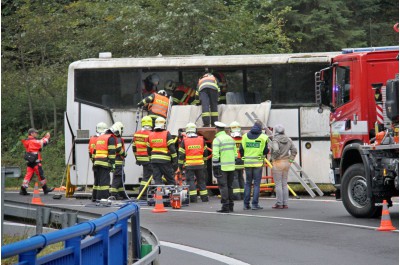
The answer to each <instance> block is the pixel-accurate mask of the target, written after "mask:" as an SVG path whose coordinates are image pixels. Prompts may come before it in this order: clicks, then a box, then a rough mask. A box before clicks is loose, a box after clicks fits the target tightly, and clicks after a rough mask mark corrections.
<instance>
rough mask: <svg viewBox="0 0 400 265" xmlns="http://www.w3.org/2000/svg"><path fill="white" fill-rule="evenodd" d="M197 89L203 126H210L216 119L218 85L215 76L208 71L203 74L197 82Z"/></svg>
mask: <svg viewBox="0 0 400 265" xmlns="http://www.w3.org/2000/svg"><path fill="white" fill-rule="evenodd" d="M197 91H198V93H199V98H200V103H201V111H202V114H201V117H202V119H203V126H204V127H210V126H211V124H214V122H216V121H218V94H219V87H218V83H217V80H216V78H215V77H214V76H213V75H212V74H210V73H206V74H205V75H203V77H202V78H200V79H199V82H198V84H197Z"/></svg>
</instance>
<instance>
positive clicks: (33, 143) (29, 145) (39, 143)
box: [21, 135, 49, 162]
mask: <svg viewBox="0 0 400 265" xmlns="http://www.w3.org/2000/svg"><path fill="white" fill-rule="evenodd" d="M21 142H22V144H23V145H24V147H25V151H26V152H27V153H34V154H38V159H37V160H36V162H40V161H42V155H41V154H40V151H42V148H43V146H46V145H47V144H48V142H49V139H48V138H46V137H43V138H42V139H36V138H35V137H33V136H32V135H29V136H28V138H26V139H24V140H21Z"/></svg>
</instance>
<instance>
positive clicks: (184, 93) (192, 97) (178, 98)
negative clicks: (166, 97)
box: [164, 80, 199, 105]
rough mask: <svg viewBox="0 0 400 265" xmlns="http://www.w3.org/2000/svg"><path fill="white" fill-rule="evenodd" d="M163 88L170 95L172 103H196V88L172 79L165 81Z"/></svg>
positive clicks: (197, 102)
mask: <svg viewBox="0 0 400 265" xmlns="http://www.w3.org/2000/svg"><path fill="white" fill-rule="evenodd" d="M164 88H165V90H166V91H168V92H169V94H170V95H171V96H172V104H173V105H198V104H199V100H198V99H196V90H194V89H193V88H191V87H188V86H185V85H183V84H177V83H176V82H174V81H172V80H167V81H166V82H165V85H164Z"/></svg>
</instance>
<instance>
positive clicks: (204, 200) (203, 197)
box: [200, 195, 208, 202]
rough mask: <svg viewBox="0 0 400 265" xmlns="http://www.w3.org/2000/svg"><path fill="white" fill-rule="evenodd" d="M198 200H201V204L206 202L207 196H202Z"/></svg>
mask: <svg viewBox="0 0 400 265" xmlns="http://www.w3.org/2000/svg"><path fill="white" fill-rule="evenodd" d="M200 198H201V201H202V202H208V196H206V195H203V196H200Z"/></svg>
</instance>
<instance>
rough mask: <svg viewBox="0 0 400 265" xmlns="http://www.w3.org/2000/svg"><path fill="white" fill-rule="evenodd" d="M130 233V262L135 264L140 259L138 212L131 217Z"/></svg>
mask: <svg viewBox="0 0 400 265" xmlns="http://www.w3.org/2000/svg"><path fill="white" fill-rule="evenodd" d="M131 233H132V261H133V262H136V261H138V260H139V259H140V258H141V254H140V245H141V243H140V220H139V212H136V213H134V214H133V215H132V216H131Z"/></svg>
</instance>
